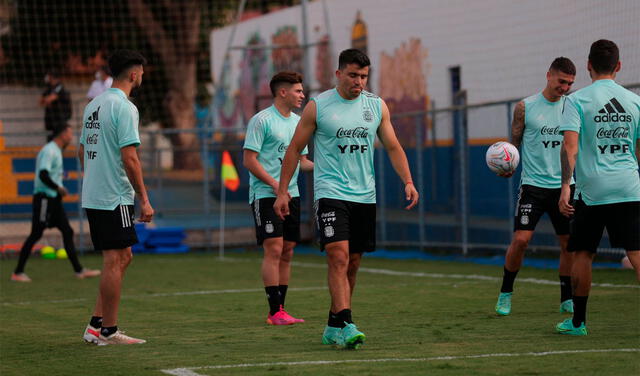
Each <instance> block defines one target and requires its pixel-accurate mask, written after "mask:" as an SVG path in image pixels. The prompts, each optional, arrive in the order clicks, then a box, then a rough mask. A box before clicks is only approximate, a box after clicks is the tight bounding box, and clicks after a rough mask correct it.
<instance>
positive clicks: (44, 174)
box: [38, 168, 69, 197]
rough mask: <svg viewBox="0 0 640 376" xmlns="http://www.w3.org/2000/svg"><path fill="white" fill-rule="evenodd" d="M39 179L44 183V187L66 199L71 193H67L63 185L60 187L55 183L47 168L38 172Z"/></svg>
mask: <svg viewBox="0 0 640 376" xmlns="http://www.w3.org/2000/svg"><path fill="white" fill-rule="evenodd" d="M38 177H39V178H40V181H42V182H43V183H44V185H46V186H47V187H49V188H51V189H53V190H54V191H56V192H58V193H59V194H60V196H62V197H64V196H66V195H67V194H68V193H69V191H67V189H66V188H65V187H64V186H63V185H58V184H56V183H55V182H54V181H53V179H51V176H50V175H49V170H47V169H45V168H43V169H41V170H40V171H39V172H38Z"/></svg>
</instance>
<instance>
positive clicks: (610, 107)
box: [593, 98, 632, 123]
mask: <svg viewBox="0 0 640 376" xmlns="http://www.w3.org/2000/svg"><path fill="white" fill-rule="evenodd" d="M598 114H602V115H596V116H595V117H594V118H593V121H595V122H596V123H615V122H630V121H631V120H632V119H631V115H628V114H627V112H626V111H625V110H624V107H622V105H621V104H620V102H618V100H617V99H616V98H611V99H610V100H609V102H607V103H605V105H604V106H603V108H601V109H600V111H598Z"/></svg>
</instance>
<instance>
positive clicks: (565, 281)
mask: <svg viewBox="0 0 640 376" xmlns="http://www.w3.org/2000/svg"><path fill="white" fill-rule="evenodd" d="M572 295H573V294H572V293H571V276H568V275H561V276H560V303H562V302H564V301H565V300H569V299H571V296H572Z"/></svg>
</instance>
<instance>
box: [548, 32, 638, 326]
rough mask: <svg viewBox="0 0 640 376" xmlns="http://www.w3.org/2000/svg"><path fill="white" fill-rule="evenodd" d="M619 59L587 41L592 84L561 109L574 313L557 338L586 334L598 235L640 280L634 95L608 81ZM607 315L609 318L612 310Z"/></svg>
mask: <svg viewBox="0 0 640 376" xmlns="http://www.w3.org/2000/svg"><path fill="white" fill-rule="evenodd" d="M619 57H620V53H619V50H618V46H617V45H616V44H615V43H614V42H612V41H610V40H605V39H601V40H598V41H596V42H594V43H593V44H592V45H591V49H590V51H589V60H588V63H587V67H588V70H589V75H590V76H591V80H592V81H593V83H592V84H591V85H589V86H587V87H585V88H583V89H580V90H578V91H576V92H575V93H573V94H571V95H570V96H569V97H568V98H567V102H566V104H565V106H564V111H563V122H562V124H561V125H560V131H561V132H563V136H564V144H563V146H562V151H561V161H562V162H561V163H562V192H561V194H560V199H559V201H558V206H559V208H560V212H562V213H563V214H564V215H566V216H567V217H568V216H571V215H573V220H572V222H571V234H570V237H569V246H568V249H569V252H574V263H573V269H572V278H573V280H572V284H573V288H574V296H573V302H574V304H575V312H574V314H573V318H571V319H566V320H565V321H563V322H561V323H558V324H557V325H556V330H557V332H558V333H560V334H570V335H577V336H584V335H587V327H586V321H587V320H586V318H587V298H588V297H589V291H590V290H591V264H592V263H593V258H594V257H595V255H596V252H597V249H598V245H599V244H600V240H601V238H602V231H603V230H604V229H605V228H606V229H607V233H608V234H609V241H610V243H611V246H612V247H616V248H624V249H625V251H626V253H627V256H628V257H629V261H630V262H631V264H632V265H633V267H634V268H635V271H636V277H637V279H638V281H640V176H639V175H638V159H640V96H638V95H637V94H635V93H633V92H631V91H629V90H627V89H625V88H623V87H622V86H620V85H618V84H617V83H616V82H615V81H614V80H615V78H616V74H617V73H618V72H619V71H620V67H621V64H620V60H619ZM574 168H575V172H576V189H575V196H574V199H575V203H574V204H573V205H572V204H571V201H570V200H571V190H570V182H571V176H572V175H573V171H574ZM611 308H613V311H611V313H613V314H615V309H617V308H618V307H611ZM614 320H615V318H614Z"/></svg>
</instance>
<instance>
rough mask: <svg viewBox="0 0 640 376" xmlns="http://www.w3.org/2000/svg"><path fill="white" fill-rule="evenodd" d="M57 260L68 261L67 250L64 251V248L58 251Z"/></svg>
mask: <svg viewBox="0 0 640 376" xmlns="http://www.w3.org/2000/svg"><path fill="white" fill-rule="evenodd" d="M56 258H57V259H66V258H68V256H67V250H66V249H64V248H60V249H58V251H57V252H56Z"/></svg>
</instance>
